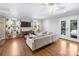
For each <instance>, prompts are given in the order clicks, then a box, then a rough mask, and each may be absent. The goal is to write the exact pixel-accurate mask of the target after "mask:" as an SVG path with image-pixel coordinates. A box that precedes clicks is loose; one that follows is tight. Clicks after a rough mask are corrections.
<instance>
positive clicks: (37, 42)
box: [26, 34, 58, 51]
mask: <svg viewBox="0 0 79 59" xmlns="http://www.w3.org/2000/svg"><path fill="white" fill-rule="evenodd" d="M57 39H58V37H57V35H53V34H50V35H39V36H36V37H33V38H27V40H26V44H27V45H28V46H29V47H30V48H31V50H32V51H34V50H36V49H39V48H41V47H44V46H46V45H48V44H50V43H53V42H55V41H56V40H57Z"/></svg>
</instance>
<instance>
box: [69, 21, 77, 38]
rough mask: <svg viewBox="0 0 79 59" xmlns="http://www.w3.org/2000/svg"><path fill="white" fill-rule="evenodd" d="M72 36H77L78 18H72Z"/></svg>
mask: <svg viewBox="0 0 79 59" xmlns="http://www.w3.org/2000/svg"><path fill="white" fill-rule="evenodd" d="M70 36H71V38H77V20H70Z"/></svg>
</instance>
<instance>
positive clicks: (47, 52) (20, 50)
mask: <svg viewBox="0 0 79 59" xmlns="http://www.w3.org/2000/svg"><path fill="white" fill-rule="evenodd" d="M78 53H79V43H76V42H72V41H68V40H63V39H59V40H57V41H56V42H54V43H52V44H49V45H47V46H45V47H43V48H40V49H38V50H36V51H31V49H30V48H29V47H28V46H27V45H26V41H25V39H24V38H18V39H10V40H7V41H6V43H5V44H4V45H3V46H0V56H70V55H71V56H73V55H77V54H78Z"/></svg>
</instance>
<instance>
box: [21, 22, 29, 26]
mask: <svg viewBox="0 0 79 59" xmlns="http://www.w3.org/2000/svg"><path fill="white" fill-rule="evenodd" d="M21 27H31V22H21Z"/></svg>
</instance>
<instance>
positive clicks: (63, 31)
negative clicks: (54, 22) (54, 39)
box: [61, 21, 66, 35]
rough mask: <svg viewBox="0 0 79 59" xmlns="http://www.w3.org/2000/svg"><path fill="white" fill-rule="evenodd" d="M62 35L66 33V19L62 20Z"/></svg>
mask: <svg viewBox="0 0 79 59" xmlns="http://www.w3.org/2000/svg"><path fill="white" fill-rule="evenodd" d="M61 35H66V21H61Z"/></svg>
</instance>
